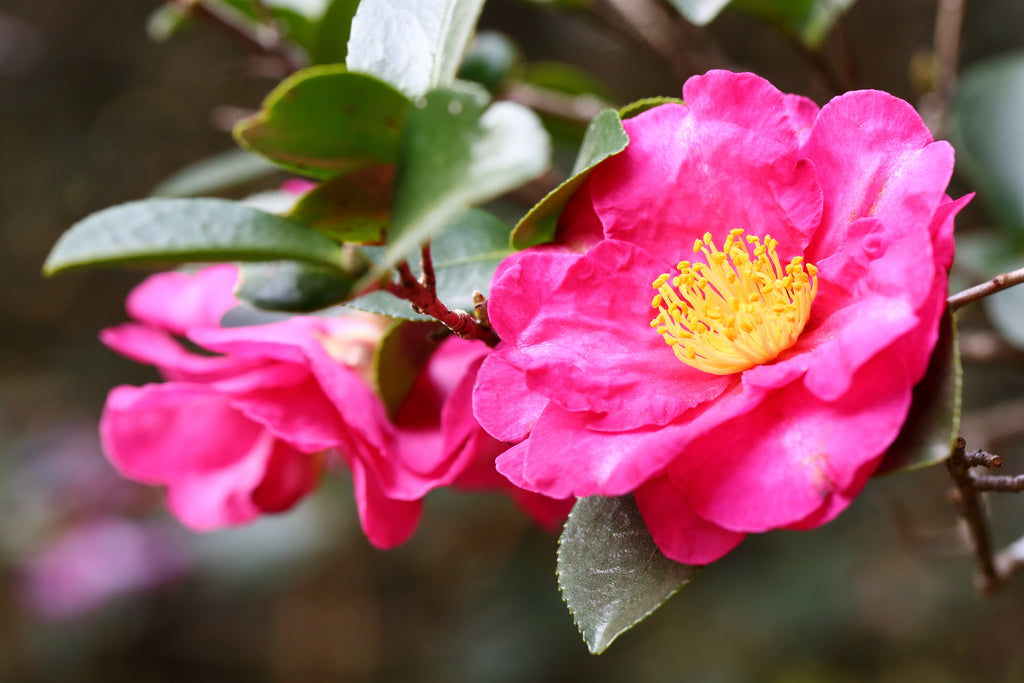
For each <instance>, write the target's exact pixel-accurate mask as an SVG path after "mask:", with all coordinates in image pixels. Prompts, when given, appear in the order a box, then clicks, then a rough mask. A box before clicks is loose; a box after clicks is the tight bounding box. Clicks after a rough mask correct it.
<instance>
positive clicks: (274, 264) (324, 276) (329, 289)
mask: <svg viewBox="0 0 1024 683" xmlns="http://www.w3.org/2000/svg"><path fill="white" fill-rule="evenodd" d="M239 271H240V277H239V279H238V285H237V286H236V289H235V295H236V296H237V297H238V298H239V299H240V300H242V301H244V302H246V303H248V304H250V305H251V306H255V307H256V308H259V309H264V310H270V311H287V312H290V313H308V312H310V311H319V310H321V309H323V308H327V307H328V306H333V305H334V304H337V303H340V302H342V301H344V300H345V299H347V298H348V297H349V296H350V295H351V293H352V287H353V286H354V285H355V284H356V282H357V281H358V279H359V275H361V273H355V274H350V273H346V272H343V271H340V270H338V269H337V268H329V267H327V266H321V265H317V264H314V263H303V262H301V261H269V262H263V263H243V264H242V266H241V268H240V269H239Z"/></svg>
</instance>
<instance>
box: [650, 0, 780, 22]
mask: <svg viewBox="0 0 1024 683" xmlns="http://www.w3.org/2000/svg"><path fill="white" fill-rule="evenodd" d="M668 1H669V4H671V5H672V6H673V7H675V8H676V10H677V11H678V12H679V13H680V14H682V15H683V16H684V17H686V20H687V21H689V22H690V23H691V24H696V25H697V26H703V25H705V24H707V23H709V22H710V21H711V20H712V19H714V18H715V17H717V16H718V13H719V12H721V11H722V9H723V8H724V7H725V6H726V5H728V4H729V0H668ZM760 2H765V3H766V4H774V3H772V2H771V0H760Z"/></svg>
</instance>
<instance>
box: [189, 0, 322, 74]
mask: <svg viewBox="0 0 1024 683" xmlns="http://www.w3.org/2000/svg"><path fill="white" fill-rule="evenodd" d="M169 2H170V3H171V4H173V5H176V6H178V7H179V8H181V9H182V10H183V11H186V12H192V13H193V14H195V15H196V16H198V17H200V18H202V19H205V20H206V21H209V22H210V23H211V24H214V25H215V26H219V27H220V28H221V29H223V30H225V31H227V32H228V33H230V34H232V35H234V36H235V37H237V38H239V39H240V40H241V41H242V42H244V43H246V44H247V45H249V46H251V47H253V48H255V49H256V50H258V51H260V52H263V53H265V54H268V55H272V56H274V57H277V58H279V59H280V60H281V61H282V62H284V64H285V66H286V67H287V68H288V69H289V71H298V70H299V69H301V68H302V67H303V66H305V63H304V61H305V60H304V59H303V58H302V57H301V55H300V54H299V53H298V52H297V51H296V50H294V49H292V48H291V47H289V46H288V45H287V44H286V43H285V41H284V39H283V37H282V36H281V32H280V31H279V30H278V28H277V27H276V26H273V25H269V24H257V25H256V27H255V28H253V27H252V26H250V25H249V24H248V22H245V21H244V20H242V18H241V17H238V16H235V15H234V14H232V13H229V12H227V11H225V10H223V9H221V8H220V7H218V6H216V5H209V4H207V3H205V2H203V1H202V0H169Z"/></svg>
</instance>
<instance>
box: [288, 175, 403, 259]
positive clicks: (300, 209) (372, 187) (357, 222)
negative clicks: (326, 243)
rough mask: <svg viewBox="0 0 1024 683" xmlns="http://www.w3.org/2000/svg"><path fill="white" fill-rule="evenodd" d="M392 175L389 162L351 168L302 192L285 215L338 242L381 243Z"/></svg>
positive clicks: (388, 215)
mask: <svg viewBox="0 0 1024 683" xmlns="http://www.w3.org/2000/svg"><path fill="white" fill-rule="evenodd" d="M394 178H395V167H394V165H392V164H372V165H370V166H363V167H361V168H357V169H354V170H352V171H349V172H348V173H345V174H344V175H341V176H338V177H337V178H333V179H331V180H328V181H327V182H325V183H322V184H320V185H319V186H317V187H316V188H314V189H312V190H310V191H309V192H307V193H306V194H304V195H303V196H302V198H301V199H300V200H299V201H298V202H297V203H296V204H295V207H294V208H293V209H292V211H291V213H289V214H288V217H289V218H291V219H292V220H294V221H297V222H299V223H302V224H303V225H308V226H310V227H312V228H315V229H316V230H317V231H319V232H322V233H323V234H325V235H327V236H329V237H330V238H331V239H333V240H335V241H338V242H357V243H360V244H364V243H375V242H381V241H382V240H383V239H384V233H385V231H386V230H387V227H388V220H389V219H390V217H391V190H392V186H393V184H394Z"/></svg>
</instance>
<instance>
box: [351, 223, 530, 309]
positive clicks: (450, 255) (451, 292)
mask: <svg viewBox="0 0 1024 683" xmlns="http://www.w3.org/2000/svg"><path fill="white" fill-rule="evenodd" d="M511 253H512V250H511V249H509V247H508V227H507V226H506V225H505V224H504V223H502V222H501V221H499V220H498V219H497V218H495V217H494V216H492V215H491V214H489V213H487V212H486V211H481V210H479V209H474V210H471V211H467V212H466V213H465V214H463V215H462V216H460V217H458V219H457V220H456V221H455V222H454V224H453V225H452V226H451V229H450V230H447V231H445V232H444V234H442V235H441V236H440V237H439V238H438V239H437V240H435V241H434V242H433V243H432V244H431V261H432V262H433V264H434V271H435V274H436V275H437V296H438V298H439V299H440V300H441V301H442V302H444V304H445V305H447V306H448V307H449V308H452V309H461V310H464V311H469V310H472V308H473V292H474V291H479V292H481V293H482V294H483V295H484V296H487V295H488V294H489V293H490V288H491V278H492V277H493V276H494V271H495V269H497V267H498V264H499V263H501V260H502V259H503V258H505V257H506V256H508V255H509V254H511ZM349 305H350V306H352V307H353V308H358V309H360V310H364V311H369V312H370V313H379V314H381V315H389V316H392V317H394V318H404V319H406V320H430V318H428V317H427V316H425V315H421V314H419V313H416V312H414V311H413V310H412V308H410V306H409V302H408V301H403V300H401V299H396V298H395V297H393V296H391V295H390V294H388V293H386V292H373V293H372V294H368V295H366V296H363V297H360V298H358V299H356V300H354V301H351V302H349Z"/></svg>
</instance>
